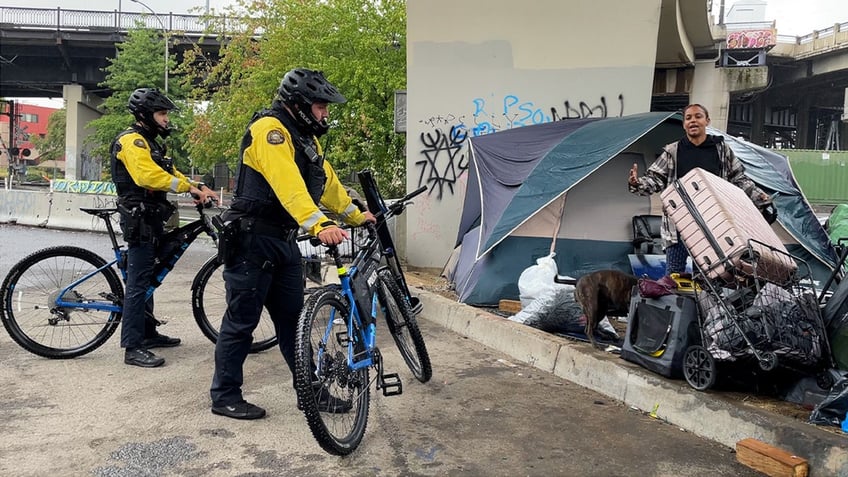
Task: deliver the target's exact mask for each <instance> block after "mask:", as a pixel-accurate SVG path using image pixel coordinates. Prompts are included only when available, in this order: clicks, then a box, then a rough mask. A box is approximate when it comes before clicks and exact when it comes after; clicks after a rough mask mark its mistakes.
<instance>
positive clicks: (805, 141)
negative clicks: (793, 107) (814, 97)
mask: <svg viewBox="0 0 848 477" xmlns="http://www.w3.org/2000/svg"><path fill="white" fill-rule="evenodd" d="M795 117H796V118H797V121H798V125H797V127H796V129H795V131H796V132H795V136H796V138H795V149H812V148H813V147H814V141H813V133H814V132H815V131H812V132H811V131H810V99H809V97H808V96H806V95H804V96H801V99H800V101H798V113H797V114H796V116H795Z"/></svg>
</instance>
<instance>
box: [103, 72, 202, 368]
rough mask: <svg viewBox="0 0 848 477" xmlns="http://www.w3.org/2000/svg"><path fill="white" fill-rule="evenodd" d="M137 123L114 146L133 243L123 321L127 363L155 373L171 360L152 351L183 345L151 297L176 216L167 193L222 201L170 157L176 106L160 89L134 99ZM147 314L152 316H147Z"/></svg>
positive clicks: (116, 177) (116, 178) (127, 237)
mask: <svg viewBox="0 0 848 477" xmlns="http://www.w3.org/2000/svg"><path fill="white" fill-rule="evenodd" d="M128 107H129V110H130V112H132V113H133V116H134V117H135V119H136V122H135V124H133V125H132V126H131V127H130V128H128V129H127V130H125V131H123V132H122V133H121V134H119V135H118V137H117V138H115V140H114V141H113V142H112V146H111V156H112V160H111V169H112V181H113V182H114V183H115V188H116V190H117V194H118V201H117V202H118V210H119V212H120V215H121V230H122V231H123V236H124V241H126V242H127V283H126V291H125V293H124V303H123V317H122V319H121V346H122V347H123V348H125V349H126V351H125V353H124V362H125V363H126V364H131V365H134V366H141V367H145V368H153V367H156V366H160V365H162V364H163V363H164V362H165V360H164V359H163V358H160V357H157V356H156V355H154V354H153V353H152V352H150V350H149V348H154V347H169V346H176V345H178V344H180V340H179V339H178V338H171V337H168V336H165V335H162V334H159V333H157V332H156V325H155V320H154V319H153V316H152V308H153V297H152V296H151V297H149V299H148V297H147V290H148V288H149V286H150V283H151V279H152V275H153V267H154V265H155V262H154V261H155V257H156V250H157V247H158V246H159V245H160V243H159V239H160V238H161V237H162V235H163V234H164V224H165V222H166V221H167V220H168V218H169V217H170V216H171V214H172V213H173V212H174V209H173V206H172V205H171V203H170V202H169V201H168V197H167V193H168V191H170V192H175V193H181V192H190V193H191V194H192V195H193V196H194V197H195V202H197V203H200V202H206V201H207V200H210V199H214V200H217V199H218V196H217V195H216V194H215V192H214V191H212V190H211V189H209V188H208V187H205V186H204V185H203V184H201V183H198V182H192V181H190V180H189V179H187V178H186V177H185V176H184V175H183V174H181V173H180V171H178V170H176V169H175V168H174V165H173V162H172V161H171V159H170V158H169V157H167V156H166V149H165V145H164V144H161V143H159V142H158V141H157V140H156V139H157V137H162V138H163V139H164V138H166V137H168V135H169V134H170V132H171V128H170V120H169V117H168V112H169V111H171V110H173V109H174V108H175V105H174V103H173V102H172V101H171V100H170V99H168V97H167V96H165V95H163V94H162V93H160V92H159V91H158V90H156V89H152V88H141V89H137V90H135V91H134V92H133V93H132V94H131V95H130V98H129V104H128ZM146 315H147V316H146Z"/></svg>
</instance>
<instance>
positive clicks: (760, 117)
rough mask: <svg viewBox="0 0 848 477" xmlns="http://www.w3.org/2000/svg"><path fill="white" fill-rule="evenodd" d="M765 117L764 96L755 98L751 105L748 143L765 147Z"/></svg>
mask: <svg viewBox="0 0 848 477" xmlns="http://www.w3.org/2000/svg"><path fill="white" fill-rule="evenodd" d="M765 115H766V103H765V100H764V96H762V95H760V96H757V99H755V100H754V103H753V104H752V105H751V137H750V138H749V141H751V142H752V143H754V144H757V145H760V146H765Z"/></svg>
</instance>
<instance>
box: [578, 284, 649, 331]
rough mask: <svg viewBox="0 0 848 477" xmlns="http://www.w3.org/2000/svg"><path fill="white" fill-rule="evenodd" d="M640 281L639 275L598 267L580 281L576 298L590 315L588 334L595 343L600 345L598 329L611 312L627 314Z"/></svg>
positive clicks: (584, 312)
mask: <svg viewBox="0 0 848 477" xmlns="http://www.w3.org/2000/svg"><path fill="white" fill-rule="evenodd" d="M636 283H637V278H636V277H635V276H633V275H629V274H627V273H623V272H620V271H618V270H598V271H596V272H592V273H588V274H586V275H583V276H582V277H580V279H579V280H577V284H576V285H575V286H574V300H575V301H576V302H577V303H578V304H579V305H580V307H581V308H583V314H584V315H586V336H587V337H588V338H589V342H590V343H592V346H595V347H597V343H595V329H596V328H597V327H598V323H600V321H601V320H602V319H603V318H604V316H605V315H606V314H607V313H618V314H627V312H628V311H629V308H630V294H631V293H632V290H633V287H634V286H636Z"/></svg>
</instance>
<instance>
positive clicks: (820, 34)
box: [777, 22, 848, 45]
mask: <svg viewBox="0 0 848 477" xmlns="http://www.w3.org/2000/svg"><path fill="white" fill-rule="evenodd" d="M839 32H848V22H845V23H839V24H834V25H833V26H831V27H829V28H825V29H823V30H816V31H814V32H812V33H808V34H806V35H804V36H792V35H777V42H778V43H793V44H795V45H804V44H807V43H812V42H813V41H815V40H819V39H824V38H827V37H832V36H834V35H836V34H838V33H839Z"/></svg>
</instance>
